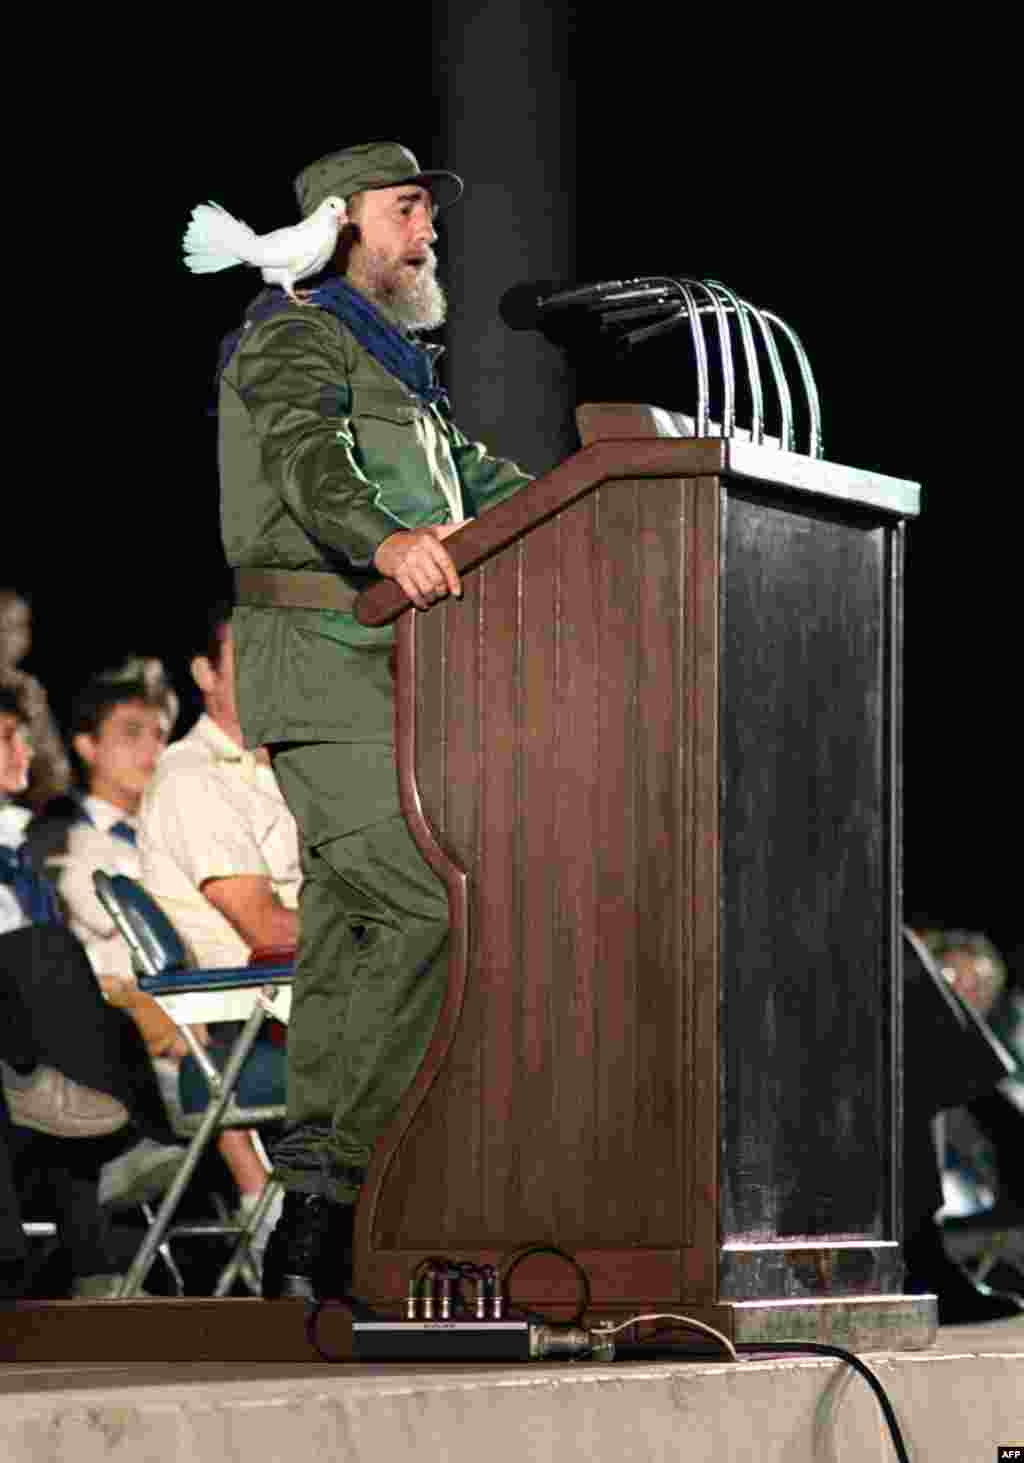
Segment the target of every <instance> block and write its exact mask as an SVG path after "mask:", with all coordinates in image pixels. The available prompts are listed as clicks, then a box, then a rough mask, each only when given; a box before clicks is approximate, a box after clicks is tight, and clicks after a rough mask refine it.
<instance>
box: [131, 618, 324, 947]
mask: <svg viewBox="0 0 1024 1463" xmlns="http://www.w3.org/2000/svg"><path fill="white" fill-rule="evenodd" d="M191 671H192V677H193V679H194V681H195V683H196V685H197V686H198V687H199V690H200V692H201V693H202V698H203V714H202V716H200V718H199V720H198V721H197V722H196V724H195V726H194V727H193V728H192V730H191V731H190V732H189V733H188V734H187V735H186V736H184V737H182V738H181V740H180V741H178V742H176V743H175V744H174V746H172V747H170V748H169V749H168V750H167V752H166V753H165V755H164V757H163V758H162V759H161V762H160V766H159V768H158V769H157V772H156V775H155V776H154V778H153V780H152V782H151V783H150V785H149V786H148V788H147V789H146V794H145V797H144V798H143V802H142V814H141V837H140V847H141V853H142V873H143V882H144V883H145V885H146V888H147V889H148V891H149V893H150V894H152V896H153V897H154V899H156V901H157V902H158V903H159V904H160V905H161V907H162V908H163V909H164V911H165V913H166V914H167V916H168V918H169V919H170V921H171V923H172V924H173V925H174V927H175V929H176V930H177V931H178V933H179V934H180V935H181V937H182V939H183V940H184V941H185V944H186V945H187V946H188V948H189V950H190V952H191V954H192V956H193V957H194V959H195V961H196V964H197V965H203V966H218V965H220V966H231V965H245V964H246V963H247V961H248V959H249V956H250V953H251V952H252V951H253V950H255V949H260V948H271V947H283V948H287V949H294V948H295V945H296V942H297V940H298V929H299V916H298V894H299V886H300V883H301V879H302V875H301V870H300V867H299V847H298V830H297V828H296V825H295V820H294V819H293V818H292V816H291V814H290V812H289V811H288V807H287V804H286V803H285V801H284V798H283V797H282V796H281V792H280V789H279V788H278V785H277V780H276V778H275V777H274V774H273V772H272V771H271V768H270V758H269V757H268V756H267V754H266V752H264V751H263V750H262V749H260V750H257V751H255V752H251V751H247V750H246V748H245V744H244V742H243V739H242V729H241V726H240V724H239V720H238V709H237V705H236V702H235V675H234V646H233V640H232V635H231V609H230V606H228V605H227V604H220V605H217V606H215V607H214V609H213V610H212V611H211V612H210V616H209V621H208V625H207V628H206V633H205V638H204V642H203V644H202V645H201V646H198V647H197V653H196V655H195V656H194V657H193V659H192V663H191Z"/></svg>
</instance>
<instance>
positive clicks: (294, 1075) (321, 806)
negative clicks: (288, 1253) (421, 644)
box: [272, 742, 448, 1203]
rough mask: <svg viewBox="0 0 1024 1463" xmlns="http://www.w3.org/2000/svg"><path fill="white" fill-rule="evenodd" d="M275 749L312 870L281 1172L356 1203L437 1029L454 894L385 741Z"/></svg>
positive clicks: (302, 914) (277, 1161)
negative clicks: (401, 787)
mask: <svg viewBox="0 0 1024 1463" xmlns="http://www.w3.org/2000/svg"><path fill="white" fill-rule="evenodd" d="M272 754H273V765H274V771H275V773H276V775H277V779H278V782H279V784H280V787H281V791H282V793H283V795H284V797H285V800H286V802H287V803H288V806H289V808H290V809H291V811H292V814H293V815H294V817H295V820H296V822H297V823H298V825H299V830H300V833H301V834H302V862H303V875H304V882H303V886H302V893H301V895H300V902H299V925H300V937H299V952H298V959H297V963H296V968H295V983H294V987H293V991H292V1012H291V1019H290V1022H289V1027H288V1126H287V1129H286V1131H285V1134H284V1136H283V1137H282V1139H281V1140H280V1141H279V1142H278V1144H277V1145H276V1146H275V1149H274V1154H273V1158H274V1173H275V1177H277V1178H279V1179H280V1180H281V1181H282V1182H283V1184H284V1185H285V1187H286V1188H288V1189H292V1190H297V1191H299V1192H302V1193H316V1194H323V1195H326V1197H328V1198H331V1199H334V1200H335V1201H336V1202H340V1203H350V1202H352V1201H353V1200H354V1199H355V1198H356V1196H357V1195H358V1191H359V1185H360V1183H361V1181H362V1178H363V1172H364V1170H365V1167H366V1165H367V1163H368V1162H369V1160H370V1156H371V1153H372V1151H373V1147H374V1144H375V1143H376V1141H377V1139H378V1137H379V1136H380V1134H381V1133H382V1132H383V1131H384V1129H385V1128H386V1127H387V1126H388V1124H389V1122H390V1121H391V1119H392V1118H393V1116H394V1114H395V1112H396V1110H397V1108H398V1105H399V1103H400V1102H401V1099H402V1097H403V1095H404V1094H405V1092H406V1090H407V1088H408V1087H409V1084H410V1083H411V1082H412V1079H413V1078H414V1076H415V1075H416V1072H417V1070H418V1069H419V1066H420V1063H421V1062H422V1060H423V1056H424V1053H425V1052H426V1049H427V1046H428V1044H429V1042H430V1038H431V1035H432V1034H433V1030H434V1026H435V1023H436V1020H437V1015H438V1012H439V1010H440V1007H441V1001H442V998H443V995H444V990H445V986H446V984H447V978H448V899H447V895H446V892H445V889H444V886H443V884H442V883H441V882H440V880H439V879H438V878H437V877H436V876H435V875H434V874H433V872H432V871H431V869H430V868H429V866H428V865H427V864H426V863H425V862H424V860H423V857H422V855H421V854H420V852H419V850H418V849H417V848H416V846H415V844H414V843H413V841H412V838H411V837H410V835H409V832H408V830H407V828H406V826H405V822H404V820H403V818H402V816H401V813H400V812H399V810H398V790H397V781H396V776H395V769H394V760H393V755H392V754H391V753H390V752H389V751H388V750H387V749H384V748H380V747H376V748H373V749H361V748H359V747H358V746H355V747H353V746H350V745H345V744H335V743H323V742H318V743H310V744H305V743H298V744H296V743H289V744H286V745H284V746H277V747H274V748H272ZM353 779H358V783H357V784H356V785H355V787H354V790H353V792H352V795H351V796H350V797H346V785H348V786H353ZM374 779H376V782H377V784H378V786H377V789H376V793H375V794H373V793H372V788H373V780H374ZM368 793H370V794H371V795H369V796H368ZM354 806H358V807H359V808H360V809H361V810H363V815H364V816H365V810H366V809H367V807H368V806H369V807H372V809H373V813H374V816H373V818H372V821H370V822H364V823H362V825H361V826H359V827H355V828H353V827H351V826H349V825H350V823H351V820H352V815H351V809H352V808H353V807H354Z"/></svg>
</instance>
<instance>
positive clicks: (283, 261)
mask: <svg viewBox="0 0 1024 1463" xmlns="http://www.w3.org/2000/svg"><path fill="white" fill-rule="evenodd" d="M347 217H348V210H347V209H346V207H345V201H344V199H342V198H334V197H331V198H325V199H324V201H323V202H322V203H321V204H320V206H319V208H317V209H315V210H314V212H313V213H311V214H310V215H309V217H308V218H305V219H303V220H302V222H301V223H299V224H293V225H292V227H291V228H287V229H275V230H274V232H273V233H272V234H256V233H253V231H252V229H251V228H250V227H249V225H248V224H245V223H243V222H242V220H241V219H239V218H233V217H232V216H231V214H230V213H228V212H227V210H226V209H224V208H221V206H220V204H219V203H198V204H197V205H196V207H195V208H193V210H192V220H191V222H190V223H189V226H188V228H187V229H186V230H185V237H184V240H183V243H184V249H185V263H186V264H187V265H188V267H189V269H191V271H192V273H193V274H213V273H215V272H216V271H217V270H220V269H231V268H232V266H233V265H235V264H252V265H255V267H256V268H257V269H259V270H260V271H261V273H262V275H263V279H264V281H265V282H266V283H267V284H279V285H280V286H281V288H282V289H283V290H284V292H285V294H286V295H287V296H288V298H289V299H291V300H294V301H295V303H296V304H297V305H302V304H305V303H306V302H305V301H304V300H303V299H300V297H299V296H298V295H297V294H296V293H295V288H294V286H295V284H296V282H297V281H298V280H300V279H307V278H308V277H309V276H310V275H311V274H318V273H319V271H320V270H321V269H323V267H324V265H325V264H326V263H327V261H328V260H329V259H330V257H331V255H332V254H333V253H334V250H335V246H336V245H337V242H338V231H339V229H340V228H341V226H342V224H343V223H344V222H345V220H346V219H347Z"/></svg>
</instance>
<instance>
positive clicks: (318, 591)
mask: <svg viewBox="0 0 1024 1463" xmlns="http://www.w3.org/2000/svg"><path fill="white" fill-rule="evenodd" d="M358 598H359V591H358V590H357V589H353V588H352V586H351V585H349V584H346V583H345V581H344V580H343V579H339V578H338V576H337V574H322V573H320V572H318V571H317V570H315V569H236V570H235V602H236V604H240V605H269V606H272V607H274V608H275V609H283V610H340V611H341V612H342V613H343V614H350V613H351V611H352V606H353V605H354V604H355V602H356V600H357V599H358Z"/></svg>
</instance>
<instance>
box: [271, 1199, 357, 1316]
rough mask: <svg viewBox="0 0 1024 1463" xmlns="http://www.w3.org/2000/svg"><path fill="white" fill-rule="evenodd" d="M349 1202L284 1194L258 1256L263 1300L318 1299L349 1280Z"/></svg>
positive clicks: (337, 1292)
mask: <svg viewBox="0 0 1024 1463" xmlns="http://www.w3.org/2000/svg"><path fill="white" fill-rule="evenodd" d="M354 1221H355V1205H354V1204H335V1203H333V1202H332V1201H331V1200H330V1199H326V1198H324V1197H323V1196H322V1195H319V1194H300V1193H295V1192H289V1193H286V1194H285V1196H284V1204H283V1205H282V1207H281V1217H280V1219H279V1220H278V1221H277V1224H276V1225H275V1227H274V1230H273V1232H272V1233H271V1236H270V1238H269V1240H268V1241H267V1248H266V1253H265V1254H264V1257H263V1299H264V1300H306V1301H315V1300H323V1299H324V1298H325V1297H328V1296H330V1297H335V1296H343V1295H347V1293H348V1289H349V1286H350V1285H351V1283H352V1230H353V1225H354Z"/></svg>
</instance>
